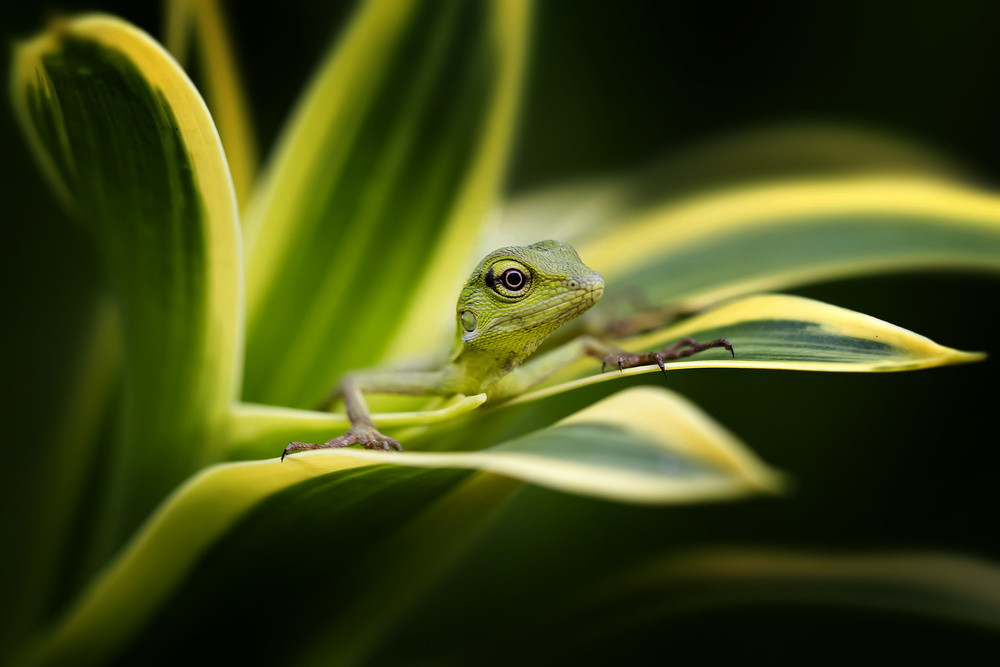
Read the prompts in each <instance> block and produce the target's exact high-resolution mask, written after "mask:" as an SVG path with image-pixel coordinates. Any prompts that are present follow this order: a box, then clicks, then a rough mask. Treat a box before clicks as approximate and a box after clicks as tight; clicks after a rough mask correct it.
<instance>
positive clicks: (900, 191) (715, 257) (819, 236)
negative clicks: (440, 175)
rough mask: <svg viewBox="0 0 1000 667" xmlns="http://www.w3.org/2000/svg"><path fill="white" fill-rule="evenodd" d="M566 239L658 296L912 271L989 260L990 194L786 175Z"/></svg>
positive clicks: (696, 299) (996, 204)
mask: <svg viewBox="0 0 1000 667" xmlns="http://www.w3.org/2000/svg"><path fill="white" fill-rule="evenodd" d="M606 229H607V230H608V231H607V232H605V233H602V234H600V235H595V236H593V237H592V238H589V239H587V240H586V241H584V242H582V243H580V244H579V245H577V250H578V251H579V252H580V256H581V257H582V258H583V259H584V261H586V262H587V264H588V265H590V266H593V267H594V268H595V269H597V270H598V271H600V272H601V273H602V274H603V275H604V277H605V280H606V282H607V286H608V288H607V291H606V294H605V297H604V298H605V300H611V301H614V300H615V299H616V298H621V296H622V295H627V294H628V293H629V292H630V291H635V290H638V291H639V292H640V293H642V294H644V295H645V297H646V299H647V301H648V302H649V303H651V304H656V305H658V306H663V305H672V306H675V307H679V308H686V309H698V308H702V307H704V306H706V305H708V304H711V303H714V302H717V301H720V300H722V299H725V298H730V297H733V296H739V295H742V294H747V293H749V292H757V291H761V290H773V289H781V288H786V287H792V286H797V285H803V284H807V283H812V282H818V281H822V280H832V279H835V278H843V277H849V276H856V275H863V274H873V273H885V272H888V271H900V270H907V269H909V270H912V269H928V268H933V269H942V268H948V269H956V270H966V271H967V270H971V269H976V270H989V271H996V270H998V269H1000V198H998V197H997V196H995V195H993V194H990V193H986V192H984V191H980V190H976V189H972V188H968V187H964V186H961V185H956V184H954V183H951V182H948V181H944V180H940V179H931V178H927V177H915V176H908V177H882V176H878V177H876V176H871V177H853V178H834V179H817V180H806V181H789V182H784V183H774V184H766V185H755V186H751V187H745V188H740V189H733V190H729V191H718V192H713V193H710V194H706V195H703V196H697V197H694V198H692V199H689V200H686V201H683V202H678V203H671V204H668V205H666V206H663V207H661V208H658V209H653V210H651V211H648V212H645V213H643V214H642V215H640V216H638V217H636V218H633V219H630V220H624V221H621V223H620V224H617V225H614V226H609V227H607V228H606Z"/></svg>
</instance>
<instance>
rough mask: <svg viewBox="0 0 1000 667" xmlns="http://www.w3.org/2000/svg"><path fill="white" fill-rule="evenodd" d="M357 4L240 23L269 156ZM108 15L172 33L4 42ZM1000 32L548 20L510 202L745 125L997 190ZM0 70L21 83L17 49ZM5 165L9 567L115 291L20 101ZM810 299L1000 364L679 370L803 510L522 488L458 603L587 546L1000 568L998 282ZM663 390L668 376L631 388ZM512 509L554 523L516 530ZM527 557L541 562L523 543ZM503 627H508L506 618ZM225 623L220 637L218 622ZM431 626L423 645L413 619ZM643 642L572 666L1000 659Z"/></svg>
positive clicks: (659, 630)
mask: <svg viewBox="0 0 1000 667" xmlns="http://www.w3.org/2000/svg"><path fill="white" fill-rule="evenodd" d="M352 6H353V3H350V2H339V3H332V2H331V3H313V2H304V1H301V0H285V1H284V2H282V3H280V6H278V7H273V6H272V7H265V6H259V7H258V8H253V9H251V8H250V7H249V6H248V5H240V4H237V3H229V4H228V5H227V7H226V8H227V11H228V17H229V19H230V22H231V25H232V35H233V38H234V39H235V44H236V49H237V52H238V55H239V58H240V61H241V65H242V70H243V73H244V76H245V79H246V85H247V89H248V93H249V95H250V99H251V102H252V106H253V113H254V118H255V121H256V123H257V132H258V140H259V143H260V146H261V148H262V152H263V153H264V154H265V155H266V153H267V150H268V149H269V147H270V146H272V145H273V142H274V140H275V137H276V135H277V133H278V132H279V130H280V127H281V124H282V122H283V121H284V119H285V118H286V117H287V114H288V112H289V110H290V109H291V108H292V106H293V104H294V102H295V100H296V98H297V95H298V93H299V92H300V91H301V89H302V86H303V85H304V83H305V82H306V80H307V78H308V77H309V75H310V74H311V72H312V71H313V67H314V66H315V65H316V63H317V62H318V61H319V59H320V56H321V55H322V53H323V52H324V51H325V50H326V48H327V47H328V46H329V44H330V42H331V40H333V39H334V38H335V37H336V35H337V34H338V30H339V28H340V27H341V26H342V25H343V22H344V20H345V19H346V18H347V17H348V16H349V15H350V12H351V9H352ZM92 9H98V10H102V11H108V12H111V13H114V14H118V15H120V16H123V17H124V18H127V19H128V20H129V21H131V22H133V23H135V24H137V25H138V26H140V27H142V28H144V29H145V30H147V31H148V32H150V33H151V34H153V35H161V34H162V29H161V24H162V17H161V8H160V7H159V6H157V5H156V4H155V3H128V2H68V1H63V2H60V3H58V4H53V5H51V6H48V5H43V3H38V5H37V6H30V7H29V6H27V3H13V2H5V3H4V5H3V9H2V16H3V22H2V32H3V34H4V36H5V37H8V38H15V37H19V36H28V35H30V34H33V33H34V32H36V31H37V30H38V29H40V28H41V27H42V26H43V25H44V23H45V21H46V20H47V18H48V17H49V15H50V14H51V13H52V12H53V11H54V10H58V11H63V12H66V13H75V12H78V11H82V10H92ZM998 30H1000V6H998V5H996V4H995V3H990V2H985V1H984V2H967V1H962V2H948V3H931V2H927V3H913V2H876V3H869V2H855V3H846V2H838V3H800V4H794V5H793V4H791V3H762V4H755V3H741V4H740V5H738V6H729V7H725V8H723V7H722V6H721V5H718V4H717V3H666V2H664V3H653V2H614V3H610V2H579V1H574V0H547V1H545V2H540V3H538V5H537V7H536V12H535V24H534V35H533V38H532V54H531V61H530V65H529V70H528V71H529V75H528V81H527V90H526V97H525V103H524V107H523V111H522V115H521V121H520V132H519V136H518V140H517V143H516V148H515V153H514V157H513V162H512V167H511V170H510V175H509V186H508V193H509V194H510V195H513V196H516V195H518V194H521V193H526V192H531V191H533V190H535V189H538V188H542V187H545V186H547V185H551V184H556V183H559V182H563V181H565V180H567V179H573V178H577V177H589V176H595V175H601V174H613V173H620V172H621V171H623V170H629V169H636V168H640V167H642V166H643V165H645V164H648V163H650V162H652V161H655V160H657V159H658V158H662V157H665V156H668V155H670V154H672V153H676V152H678V151H681V150H683V149H685V148H688V147H693V146H696V145H698V144H699V143H702V142H704V141H707V140H710V139H713V138H716V137H718V136H720V135H724V134H727V133H731V132H734V131H738V130H741V129H749V128H752V127H756V126H762V125H777V124H782V123H791V122H805V121H824V122H837V123H844V124H851V125H854V126H858V127H861V128H865V129H867V130H871V131H876V132H884V133H887V134H890V135H892V136H896V137H900V138H903V139H906V140H910V141H913V142H915V143H917V144H919V145H922V146H925V147H927V148H929V149H930V150H933V151H936V152H939V153H941V154H944V155H945V156H947V157H949V158H951V159H953V160H954V161H955V162H956V163H957V164H958V165H959V166H960V167H962V168H964V169H965V170H966V171H967V172H968V173H969V174H970V176H971V177H972V178H973V179H974V180H976V181H978V182H979V183H981V184H983V185H985V186H987V187H993V188H1000V124H998V122H997V118H998V117H1000V92H998V91H1000V89H998V86H997V85H996V84H997V81H1000V40H997V39H996V35H997V33H998ZM2 59H3V60H2V68H3V71H5V72H6V71H8V70H9V59H10V51H9V49H7V50H5V51H4V52H3V54H2ZM0 155H2V156H3V157H2V161H0V169H2V178H0V193H2V197H0V203H2V211H3V220H4V223H5V224H4V230H5V234H4V236H5V241H4V243H2V244H0V247H2V252H3V261H2V267H3V271H4V273H5V276H4V280H3V285H4V289H3V294H4V302H5V318H4V319H5V325H4V327H3V335H4V354H3V362H2V363H3V364H4V368H3V377H4V385H5V392H6V395H5V397H4V398H5V400H4V405H5V406H7V409H8V411H9V412H8V415H7V418H6V419H5V420H4V421H5V424H6V425H7V427H8V428H7V446H6V448H7V451H6V452H5V455H4V457H3V461H4V462H3V463H2V464H0V470H2V473H0V475H2V479H0V485H2V489H0V493H2V494H3V495H2V497H0V512H2V515H0V518H2V521H3V523H2V525H3V533H4V542H5V545H6V546H5V547H4V548H5V549H16V548H17V547H16V545H17V544H18V536H19V535H21V534H23V532H22V531H23V530H25V529H26V526H24V525H23V520H22V519H21V518H20V515H19V512H18V508H19V507H20V506H22V505H23V504H25V503H30V502H32V490H33V487H32V479H33V475H34V474H35V471H36V470H38V469H39V467H41V466H44V465H45V461H46V459H45V452H44V451H38V450H37V449H35V448H34V447H33V444H32V438H33V434H35V433H37V432H38V430H39V429H40V428H45V427H46V426H47V424H46V421H45V420H46V419H47V418H48V415H49V410H50V408H51V407H52V406H53V405H54V404H58V403H59V402H60V401H61V400H63V399H64V395H65V385H64V383H63V378H64V377H65V374H66V369H67V368H70V367H71V366H72V363H73V359H74V358H75V356H74V355H75V353H76V352H77V350H78V346H79V345H80V343H81V340H80V338H79V337H78V336H77V335H76V334H77V332H79V331H81V330H83V328H84V322H85V317H86V314H87V312H88V308H89V304H90V299H91V297H92V295H93V294H94V293H95V291H96V289H97V285H98V284H99V282H100V275H99V266H98V263H97V258H96V254H95V251H94V248H93V247H92V245H91V243H90V242H89V240H88V239H87V237H86V236H85V234H84V233H83V232H82V230H80V229H78V228H76V227H74V226H73V225H72V224H71V223H70V222H69V221H68V220H67V218H66V217H65V216H64V215H63V214H62V212H61V211H60V210H59V208H58V207H57V204H56V202H55V200H54V199H53V197H52V196H51V194H50V192H49V190H48V188H47V186H46V185H45V183H44V182H43V181H42V179H41V177H40V175H39V173H38V171H37V170H36V169H34V165H33V162H32V160H31V156H29V154H28V152H27V148H26V145H25V144H24V142H23V140H22V138H21V136H20V133H19V130H18V128H17V127H16V126H15V124H14V122H13V120H12V116H11V111H10V108H9V104H7V103H5V104H0ZM584 259H586V258H584ZM796 293H799V294H804V295H806V296H810V297H813V298H817V299H820V300H823V301H827V302H830V303H833V304H836V305H840V306H844V307H847V308H851V309H855V310H859V311H862V312H865V313H868V314H871V315H874V316H876V317H879V318H881V319H885V320H888V321H890V322H893V323H895V324H898V325H900V326H903V327H906V328H909V329H912V330H914V331H917V332H919V333H921V334H924V335H927V336H929V337H931V338H932V339H934V340H936V341H938V342H940V343H942V344H945V345H948V346H951V347H955V348H959V349H965V350H984V351H987V352H990V353H991V357H990V359H989V360H988V361H986V362H985V363H981V364H977V365H971V366H961V367H948V368H941V369H933V370H929V371H921V372H916V373H899V374H859V375H847V374H844V375H834V374H818V373H790V372H778V371H748V370H701V371H698V372H694V373H673V374H671V379H670V382H671V384H670V386H671V388H673V389H675V390H677V391H679V392H681V393H683V394H685V395H686V396H688V397H690V398H691V399H693V400H694V401H695V402H696V403H698V404H699V405H700V406H701V407H702V408H703V409H704V410H706V411H707V412H708V413H710V414H711V415H712V416H713V417H715V418H716V419H717V420H719V421H720V422H721V423H723V424H725V425H726V426H727V427H728V428H730V429H731V430H733V431H734V432H735V433H736V434H738V435H739V436H740V437H741V438H742V439H743V440H744V441H745V442H747V443H748V444H749V445H750V446H751V447H752V448H753V449H754V450H755V451H756V452H757V453H758V455H759V456H760V457H761V458H763V459H764V460H765V461H767V462H769V463H770V464H772V465H774V466H776V467H778V468H780V469H782V470H785V471H787V472H789V473H790V474H791V475H792V476H793V478H794V481H795V484H794V489H793V492H792V493H791V494H790V495H789V496H787V497H784V498H779V499H763V500H751V501H747V502H742V503H730V504H719V505H704V506H692V507H667V508H634V507H626V506H622V505H616V504H613V503H608V502H603V501H598V500H593V499H584V498H578V497H572V496H568V495H563V494H559V493H557V492H553V491H547V490H542V489H534V488H532V489H528V490H526V491H525V492H524V493H523V494H522V498H521V499H519V500H518V501H516V503H515V506H514V507H512V509H511V511H509V512H507V513H505V514H504V516H503V517H502V520H501V521H500V522H499V523H498V524H497V525H496V526H494V527H493V528H492V529H491V531H490V533H489V534H488V535H487V536H486V537H485V538H484V540H483V542H482V543H481V544H480V545H479V546H478V547H477V552H476V554H475V558H474V560H475V562H477V563H478V568H479V569H478V571H477V573H475V574H472V573H467V574H464V575H463V573H458V574H457V575H456V578H455V583H454V584H453V585H455V586H460V585H463V583H462V582H463V578H462V577H463V576H465V577H466V578H469V577H484V576H492V577H494V579H495V581H496V582H498V583H497V584H496V586H497V587H501V586H502V582H503V580H504V578H505V577H518V578H520V577H530V576H531V575H530V572H531V571H532V569H533V567H534V564H535V563H536V562H550V563H551V562H558V561H563V562H564V565H563V570H562V571H563V576H564V577H565V580H566V582H572V581H573V579H574V577H585V576H587V574H586V572H578V571H577V569H578V568H576V566H575V565H574V557H573V554H572V553H562V552H561V551H560V545H561V544H563V543H567V542H572V541H577V540H579V539H581V538H580V536H581V535H584V536H586V535H589V536H590V537H589V538H588V539H589V541H590V542H589V543H590V544H592V548H593V549H595V550H605V551H606V552H607V553H608V554H609V557H608V561H609V562H610V561H613V560H614V558H613V557H612V555H613V554H619V555H622V554H626V555H627V554H628V553H629V552H630V551H632V550H642V549H647V548H649V546H650V545H652V544H655V545H662V547H663V548H664V549H669V548H675V547H700V546H710V545H731V544H738V545H758V546H767V547H796V548H798V547H801V548H808V549H816V550H821V551H833V552H838V551H844V552H847V551H853V550H865V551H876V550H882V549H885V550H899V549H921V550H941V551H951V552H959V553H963V554H968V555H973V556H978V557H982V558H984V559H987V560H991V561H993V562H1000V537H998V531H997V514H998V509H1000V451H998V450H1000V409H998V405H997V403H998V401H997V399H998V394H1000V392H998V391H997V378H998V377H1000V376H998V373H997V369H998V361H997V355H998V354H1000V345H998V343H997V340H998V328H997V325H998V315H997V311H998V309H1000V280H998V279H997V277H996V276H984V275H975V274H967V275H966V274H961V273H956V272H950V273H928V272H921V273H919V274H910V273H907V274H903V275H894V276H887V277H877V278H865V279H857V280H843V281H837V282H833V283H827V284H822V285H816V286H812V287H808V288H805V289H799V290H796ZM657 381H662V378H660V377H658V376H656V375H647V376H644V377H643V378H641V379H639V380H632V382H633V383H639V382H657ZM624 384H625V383H623V386H624ZM526 496H530V498H528V500H525V497H526ZM529 501H530V502H529ZM519 504H520V506H522V507H528V506H529V505H530V506H531V507H532V508H536V510H537V508H544V511H534V512H532V513H530V514H527V513H525V512H519V511H518V506H519ZM513 536H516V537H517V539H516V540H513V541H515V542H517V543H527V544H531V545H533V547H532V548H531V550H530V551H528V552H525V551H523V550H520V551H518V550H512V549H510V548H508V547H507V546H506V545H508V544H510V543H512V537H513ZM545 571H551V568H545ZM490 573H492V575H491V574H490ZM554 590H558V586H554ZM186 594H191V593H190V592H187V593H186ZM511 609H512V613H516V605H514V604H513V602H512V603H511ZM169 613H170V612H169V610H168V611H167V612H166V614H167V617H166V619H167V620H169ZM212 622H213V623H217V624H218V629H219V631H220V632H224V631H225V627H226V622H227V621H226V620H225V619H212ZM422 622H424V623H430V624H433V622H434V620H433V619H432V618H431V619H424V620H423V621H422ZM414 623H415V625H414V627H415V628H417V629H419V627H420V625H419V623H420V621H415V622H414ZM166 626H167V627H169V623H167V624H166ZM414 632H417V630H415V631H414ZM634 634H635V637H634V639H633V640H632V641H629V642H627V643H622V642H615V643H613V644H608V643H602V642H601V641H600V640H599V639H595V640H594V641H593V642H591V645H589V646H585V647H584V648H581V649H579V650H581V651H582V653H581V655H585V656H587V657H590V658H593V659H598V658H606V659H608V660H612V659H614V660H624V659H628V658H638V657H650V656H656V657H659V658H662V659H664V660H666V659H672V660H673V659H676V660H698V661H699V662H701V663H703V664H716V663H717V664H722V663H731V662H733V661H736V660H750V661H751V662H759V663H768V664H775V663H783V662H784V663H798V662H805V661H810V662H826V661H829V662H836V661H841V660H843V659H848V658H849V657H852V656H856V655H858V654H859V652H861V651H863V652H864V655H865V656H866V657H867V658H869V659H871V660H873V661H874V660H875V659H879V658H881V659H894V660H897V661H899V660H903V659H906V658H916V657H922V658H931V659H934V658H940V659H945V658H951V659H954V658H955V657H956V656H968V657H985V656H989V655H993V656H996V655H997V654H998V653H1000V637H997V636H996V635H995V634H991V633H989V632H987V631H985V630H978V629H975V628H970V627H968V626H964V625H960V624H958V623H954V624H952V623H947V622H943V621H929V620H922V619H920V618H915V617H910V616H904V615H899V616H892V615H885V614H881V613H874V612H870V613H869V612H859V611H858V610H853V609H852V610H847V609H830V608H821V607H810V606H808V605H802V606H798V607H788V606H780V607H766V606H764V607H737V608H732V609H723V610H718V609H716V610H711V611H704V612H700V613H695V614H690V615H683V616H676V617H673V618H671V619H669V620H667V621H663V620H659V621H657V622H656V623H655V624H651V625H638V626H637V627H636V628H635V633H634ZM167 639H168V638H167V637H166V636H164V637H163V638H162V641H164V642H166V641H167ZM190 641H193V639H192V640H190ZM469 641H472V640H471V639H470V640H469ZM176 650H179V651H180V650H183V647H178V648H176ZM561 657H566V656H561Z"/></svg>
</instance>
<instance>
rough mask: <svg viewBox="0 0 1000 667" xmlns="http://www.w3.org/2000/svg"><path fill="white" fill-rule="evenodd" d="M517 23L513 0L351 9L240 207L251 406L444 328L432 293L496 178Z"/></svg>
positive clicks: (518, 60) (317, 388) (465, 243)
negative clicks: (256, 186)
mask: <svg viewBox="0 0 1000 667" xmlns="http://www.w3.org/2000/svg"><path fill="white" fill-rule="evenodd" d="M526 25H527V8H526V3H524V2H521V1H517V2H501V1H499V0H495V1H494V2H490V3H435V2H422V3H418V2H412V1H407V2H393V3H384V2H368V3H366V4H365V5H364V6H363V7H362V9H361V10H360V12H359V14H358V15H357V17H356V18H355V20H354V21H353V23H352V25H351V26H350V28H349V30H348V32H347V33H346V35H345V37H344V38H343V41H342V42H341V44H340V45H339V46H338V48H337V49H336V50H335V51H334V52H333V53H332V54H331V56H330V57H329V58H328V59H327V61H326V62H325V63H324V64H323V66H322V67H321V68H320V70H319V73H318V75H317V76H316V78H315V79H314V81H313V83H312V85H311V87H310V89H309V91H308V93H307V94H306V96H305V98H304V99H303V101H302V102H301V103H300V105H299V107H298V110H297V112H296V114H295V116H294V117H293V119H292V121H291V123H290V125H289V127H288V129H287V131H286V133H285V135H284V137H283V139H282V141H281V144H280V146H279V148H278V150H277V152H276V156H275V158H274V160H273V161H272V162H271V164H270V165H269V167H268V169H267V175H266V177H265V179H264V181H263V183H262V186H261V190H260V192H259V193H258V195H257V196H256V197H255V199H254V201H253V202H252V206H251V209H250V210H249V212H248V221H247V248H248V283H247V284H248V314H249V318H248V350H247V379H246V386H245V396H246V398H247V399H248V400H251V401H255V402H261V403H268V404H275V405H288V406H293V407H302V406H308V405H311V404H313V403H314V402H315V401H316V400H317V399H318V398H319V397H322V396H323V395H324V394H325V392H326V390H327V388H328V387H329V384H330V383H331V382H332V381H333V379H334V378H336V377H337V376H338V375H339V374H341V373H342V372H344V371H346V370H350V369H355V368H359V367H364V366H370V365H373V364H374V363H376V362H377V361H379V360H380V359H381V358H382V357H383V356H384V355H385V354H386V353H387V352H388V351H389V350H390V348H392V350H393V354H398V353H399V352H400V351H402V349H403V348H405V347H406V344H407V343H406V341H407V339H408V338H409V337H413V336H416V337H418V338H422V337H423V336H424V335H427V334H428V330H427V327H428V326H431V327H433V333H435V334H436V333H437V332H438V331H439V330H440V328H441V327H442V326H447V325H448V322H449V320H450V318H449V317H448V311H449V305H448V304H445V303H443V302H441V295H442V294H443V293H449V292H450V290H451V289H452V288H455V291H456V292H457V287H456V284H458V283H459V282H460V279H461V277H462V275H463V273H465V272H466V271H467V270H469V269H470V268H471V265H470V266H465V265H463V264H462V263H461V261H457V262H456V258H465V257H466V256H467V255H468V254H469V252H468V251H469V250H470V248H471V246H472V244H473V242H474V239H475V235H476V233H477V231H478V225H479V222H480V220H481V218H482V217H483V216H484V215H485V213H486V212H487V211H488V209H489V207H490V206H491V204H492V201H493V196H494V193H495V191H496V189H497V187H498V185H499V179H500V178H501V177H502V175H503V171H504V165H505V159H506V152H507V147H508V144H509V139H510V135H511V130H512V125H513V117H514V110H515V108H516V106H517V104H516V103H517V99H518V92H519V81H520V75H521V69H522V65H523V61H524V51H525V40H526V35H525V31H526ZM387 323H397V325H396V326H394V325H391V324H387ZM402 331H405V332H406V334H405V335H403V334H401V333H400V332H402ZM400 336H401V337H400Z"/></svg>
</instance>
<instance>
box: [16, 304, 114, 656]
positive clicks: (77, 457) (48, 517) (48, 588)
mask: <svg viewBox="0 0 1000 667" xmlns="http://www.w3.org/2000/svg"><path fill="white" fill-rule="evenodd" d="M89 329H90V330H89V331H88V332H87V335H86V338H85V339H84V344H83V352H82V354H81V356H80V359H79V362H78V366H77V367H76V368H75V369H72V371H71V372H69V373H68V374H67V375H68V384H69V386H70V388H71V391H70V392H69V394H68V395H69V401H68V404H67V405H66V406H65V407H63V409H62V412H61V414H60V416H59V419H57V420H55V421H54V422H53V423H51V424H49V425H48V426H49V428H48V429H44V430H51V431H52V433H51V434H49V435H48V437H45V435H42V434H40V435H39V439H38V441H37V442H35V443H33V444H34V445H35V446H36V447H37V446H41V447H46V448H48V450H49V451H48V452H47V454H48V462H49V464H48V465H47V466H46V467H45V475H46V476H45V479H44V480H43V481H42V482H41V483H39V484H37V485H36V487H35V488H34V489H33V491H34V493H35V494H36V495H35V500H34V501H33V502H31V503H25V504H23V506H22V507H21V508H20V510H19V511H21V512H24V513H27V514H29V515H30V516H31V526H32V528H33V530H32V532H31V535H30V539H29V540H28V541H27V543H24V544H22V545H21V546H22V548H21V549H18V556H21V558H20V559H19V560H18V561H17V562H16V563H15V565H14V567H11V568H10V574H14V576H13V577H11V579H10V580H9V581H6V580H5V584H6V585H5V586H4V590H5V597H6V598H7V601H8V603H9V604H10V607H11V608H13V609H16V610H17V612H16V613H15V614H10V616H9V617H6V616H5V618H4V619H3V622H2V624H0V636H2V637H4V640H5V641H0V644H2V645H8V642H7V641H6V638H7V636H9V637H16V636H17V635H22V636H23V634H24V628H27V627H31V625H32V624H33V623H37V622H38V619H39V618H40V617H43V616H44V615H45V614H46V613H48V612H50V611H51V609H52V608H53V607H54V606H56V605H55V601H56V598H57V597H58V593H59V591H58V588H59V584H60V583H65V582H66V580H72V579H73V578H74V577H73V576H72V574H70V573H73V574H76V573H78V572H80V571H84V570H85V569H86V567H85V565H86V564H85V563H84V562H83V561H85V560H86V558H85V556H84V554H82V553H81V552H80V550H79V549H76V548H74V547H77V546H78V545H77V544H74V540H73V538H74V536H75V535H74V533H77V534H78V533H79V531H80V530H81V528H82V527H84V526H85V527H86V528H91V527H92V520H93V517H92V516H88V515H87V511H88V510H92V509H93V508H90V507H87V506H86V503H84V502H81V499H82V498H83V497H84V494H85V492H86V486H87V482H88V481H89V475H91V474H92V468H93V461H94V458H95V453H96V452H97V451H98V447H99V445H100V440H101V437H100V436H101V435H102V427H106V422H107V421H108V419H109V418H110V416H111V413H112V410H111V407H112V406H113V405H114V401H113V399H114V397H115V396H116V390H117V389H119V388H120V386H119V385H120V380H121V355H122V341H121V322H120V321H119V318H118V310H117V308H116V307H115V305H114V304H113V303H112V302H111V301H110V300H109V299H107V298H103V299H100V300H99V301H98V302H97V303H96V304H95V308H94V312H93V315H92V318H91V322H90V327H89ZM86 528H84V530H86ZM5 574H7V573H5ZM74 583H75V582H74ZM8 633H9V635H8ZM10 644H13V640H11V641H10Z"/></svg>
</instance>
